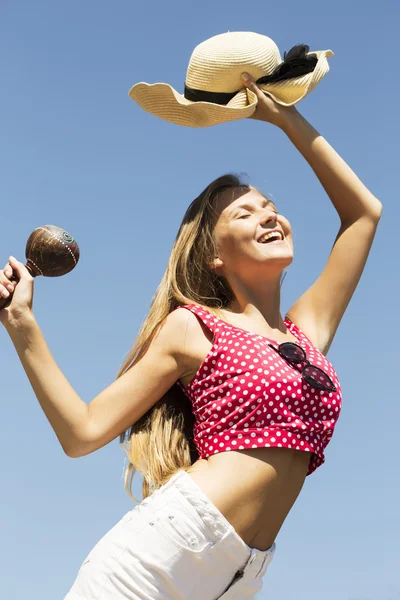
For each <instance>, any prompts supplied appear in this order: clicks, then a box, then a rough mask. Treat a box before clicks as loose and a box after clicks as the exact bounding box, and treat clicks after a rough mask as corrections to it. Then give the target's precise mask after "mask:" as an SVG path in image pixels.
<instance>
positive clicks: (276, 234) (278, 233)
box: [258, 231, 283, 244]
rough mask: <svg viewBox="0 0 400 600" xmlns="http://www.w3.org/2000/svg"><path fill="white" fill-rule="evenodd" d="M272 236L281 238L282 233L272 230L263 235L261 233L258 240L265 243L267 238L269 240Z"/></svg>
mask: <svg viewBox="0 0 400 600" xmlns="http://www.w3.org/2000/svg"><path fill="white" fill-rule="evenodd" d="M272 237H276V238H277V239H279V240H282V239H283V238H282V235H281V233H280V232H279V231H273V232H271V233H266V234H265V235H263V236H262V237H261V238H260V239H259V240H258V241H259V242H260V243H261V244H263V243H265V242H266V241H267V240H269V239H270V238H272Z"/></svg>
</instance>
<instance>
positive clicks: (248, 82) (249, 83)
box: [241, 73, 263, 98]
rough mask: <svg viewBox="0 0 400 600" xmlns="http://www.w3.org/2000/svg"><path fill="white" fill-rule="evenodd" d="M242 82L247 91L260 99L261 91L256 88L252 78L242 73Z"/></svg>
mask: <svg viewBox="0 0 400 600" xmlns="http://www.w3.org/2000/svg"><path fill="white" fill-rule="evenodd" d="M241 78H242V81H243V83H244V85H245V86H246V87H247V88H249V90H251V91H252V92H254V94H255V95H256V96H257V97H258V98H261V97H262V96H263V93H262V91H261V90H260V88H259V87H258V86H257V84H256V82H255V80H254V77H252V76H251V75H250V74H249V73H242V75H241Z"/></svg>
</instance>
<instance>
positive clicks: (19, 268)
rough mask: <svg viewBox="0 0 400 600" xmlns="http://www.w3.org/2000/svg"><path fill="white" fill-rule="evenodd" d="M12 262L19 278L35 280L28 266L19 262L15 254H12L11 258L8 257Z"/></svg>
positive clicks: (15, 273)
mask: <svg viewBox="0 0 400 600" xmlns="http://www.w3.org/2000/svg"><path fill="white" fill-rule="evenodd" d="M8 260H9V262H10V265H11V267H12V269H13V271H14V275H15V276H16V277H18V279H22V278H23V279H25V280H28V281H30V280H33V277H32V275H31V274H30V273H29V271H28V269H27V268H26V266H25V265H24V264H23V263H22V262H19V261H18V260H17V259H16V258H14V257H13V256H10V258H9V259H8Z"/></svg>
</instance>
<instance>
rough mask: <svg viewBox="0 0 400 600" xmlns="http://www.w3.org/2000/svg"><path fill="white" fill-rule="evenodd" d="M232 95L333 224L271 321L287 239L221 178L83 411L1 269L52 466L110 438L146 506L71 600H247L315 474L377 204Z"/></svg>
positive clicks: (303, 126) (23, 288) (11, 325)
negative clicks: (138, 477)
mask: <svg viewBox="0 0 400 600" xmlns="http://www.w3.org/2000/svg"><path fill="white" fill-rule="evenodd" d="M243 81H244V84H245V85H246V86H247V87H248V88H249V89H250V90H252V91H253V92H254V93H255V94H256V95H257V97H258V106H257V110H256V112H255V114H254V116H253V117H252V118H255V119H258V120H261V121H265V122H268V123H271V124H273V125H275V126H277V127H279V128H280V129H281V130H282V131H283V132H284V133H285V134H286V135H287V136H288V138H289V139H290V140H291V142H292V143H293V144H294V145H295V146H296V148H297V149H298V150H299V151H300V152H301V154H302V155H303V156H304V158H305V159H306V160H307V161H308V163H309V164H310V166H311V167H312V169H313V170H314V172H315V174H316V175H317V177H318V178H319V180H320V182H321V184H322V185H323V187H324V188H325V190H326V192H327V194H328V196H329V198H330V199H331V201H332V203H333V205H334V207H335V209H336V210H337V213H338V215H339V218H340V221H341V226H340V229H339V233H338V235H337V237H336V240H335V243H334V246H333V249H332V252H331V254H330V257H329V260H328V262H327V264H326V266H325V268H324V270H323V271H322V273H321V275H320V276H319V278H318V279H317V280H316V282H315V283H314V284H313V285H312V286H311V287H310V288H309V289H308V290H307V291H306V292H305V293H304V294H303V295H302V296H301V297H300V298H299V299H298V300H297V301H296V302H295V303H294V305H293V306H292V308H291V309H290V310H289V312H288V314H287V315H286V317H285V318H284V319H283V318H282V317H281V314H280V279H281V274H282V271H283V270H284V269H285V267H287V266H288V265H289V264H290V263H291V261H292V260H293V243H292V234H291V226H290V223H289V221H288V220H287V219H286V218H285V217H284V216H283V215H281V214H280V213H279V210H278V207H276V206H275V205H274V204H273V203H272V202H271V201H270V200H268V199H267V198H266V197H265V196H264V195H263V194H261V193H260V192H259V191H258V190H256V189H254V188H252V187H250V186H246V185H243V184H241V183H240V181H239V180H237V179H236V178H235V177H233V176H225V177H222V178H220V179H218V180H216V181H215V182H213V183H211V184H210V185H209V186H208V187H207V188H206V190H205V191H204V192H203V193H202V194H201V195H200V196H199V197H198V198H197V199H196V200H195V201H193V202H192V204H191V205H190V206H189V208H188V210H187V212H186V214H185V216H184V219H183V222H182V225H181V227H180V229H179V232H178V235H177V238H176V241H175V244H174V247H173V250H172V253H171V256H170V260H169V263H168V267H167V270H166V273H165V275H164V277H163V280H162V282H161V284H160V286H159V288H158V290H157V293H156V295H155V297H154V299H153V303H152V306H151V309H150V313H149V315H148V317H147V319H146V321H145V323H144V325H143V326H142V328H141V330H140V332H139V335H138V338H137V340H136V343H135V345H134V347H133V348H132V351H131V353H130V355H129V357H128V359H127V361H126V363H125V364H124V365H123V366H122V368H121V370H120V372H119V374H118V378H117V380H116V381H115V382H114V383H113V384H111V385H110V386H109V387H108V388H107V389H106V390H104V391H103V392H101V393H100V394H99V395H98V396H97V397H96V398H94V400H92V402H91V403H90V404H89V405H86V404H85V403H84V402H83V401H82V400H81V399H80V398H79V397H78V396H77V395H76V393H75V392H74V390H73V389H72V387H71V386H70V385H69V383H68V381H66V379H65V377H64V376H63V374H62V373H61V371H60V370H59V368H58V367H57V365H56V363H55V361H54V360H53V358H52V356H51V354H50V351H49V349H48V348H47V345H46V343H45V341H44V339H43V336H42V334H41V332H40V329H39V326H38V325H37V323H36V321H35V318H34V315H33V312H32V296H33V279H32V277H31V276H30V275H29V273H28V271H27V270H26V269H25V267H24V266H23V264H22V263H20V262H18V261H17V260H15V259H13V258H12V257H10V261H9V263H8V264H7V265H6V267H5V269H4V271H0V292H1V293H2V295H3V296H4V297H7V294H8V292H7V290H6V288H9V290H10V291H11V292H12V291H14V290H15V291H14V295H13V298H12V302H11V304H10V305H9V306H8V308H6V309H3V310H2V311H1V312H0V319H1V322H2V323H3V325H4V326H5V328H6V330H7V332H8V334H9V335H10V337H11V340H12V342H13V344H14V345H15V348H16V350H17V352H18V354H19V357H20V359H21V362H22V365H23V367H24V369H25V371H26V373H27V375H28V377H29V380H30V382H31V385H32V387H33V389H34V391H35V394H36V396H37V398H38V400H39V402H40V404H41V406H42V408H43V410H44V412H45V414H46V416H47V418H48V419H49V421H50V423H51V425H52V427H53V429H54V431H55V433H56V435H57V437H58V439H59V441H60V444H61V445H62V447H63V449H64V451H65V452H66V454H67V455H68V456H71V457H78V456H83V455H85V454H88V453H90V452H94V451H95V450H97V449H98V448H100V447H102V446H104V445H105V444H107V443H109V442H110V441H112V440H113V439H114V438H115V437H116V436H118V435H120V436H121V440H124V439H125V438H127V441H128V456H129V460H130V465H129V468H128V470H127V473H126V485H127V488H128V490H130V483H131V480H132V475H133V473H134V471H135V469H136V468H137V469H139V470H140V471H141V472H142V474H143V476H144V479H143V496H144V500H143V501H142V502H141V503H139V504H138V505H137V506H136V507H135V508H134V509H133V510H132V511H129V512H128V513H127V514H126V515H125V516H124V517H123V518H122V519H121V521H119V523H117V525H115V527H113V528H112V529H111V530H110V531H109V532H108V533H107V534H106V535H105V536H104V537H103V538H102V539H101V540H100V542H99V543H98V544H97V545H96V546H95V548H94V549H93V550H92V551H91V552H90V553H89V555H88V557H87V558H86V560H85V561H84V562H83V564H82V566H81V568H80V570H79V573H78V576H77V578H76V581H75V583H74V584H73V586H72V588H71V590H70V592H69V593H68V594H67V597H66V598H67V599H68V600H78V599H83V598H85V599H86V600H94V599H95V598H96V599H98V600H106V599H110V600H111V598H112V599H113V600H118V599H122V598H123V599H127V598H129V599H137V598H141V599H144V598H146V599H149V598H152V599H161V598H162V599H166V598H174V599H187V598H191V599H192V600H197V599H200V598H201V599H202V600H207V599H210V600H214V599H215V598H224V599H225V600H228V599H229V598H231V599H232V598H240V599H242V598H253V597H254V595H255V594H256V593H257V592H258V591H259V590H260V589H261V586H262V577H263V575H264V573H265V571H266V568H267V566H268V564H269V563H270V562H271V560H272V557H273V554H274V551H275V539H276V537H277V534H278V532H279V530H280V528H281V526H282V524H283V522H284V521H285V519H286V517H287V515H288V513H289V511H290V509H291V507H292V505H293V503H294V502H295V500H296V498H297V497H298V495H299V493H300V490H301V488H302V486H303V483H304V480H305V477H306V476H307V475H308V474H310V473H312V472H313V471H314V470H315V469H316V468H317V467H318V466H320V465H321V464H322V463H323V462H324V448H325V447H326V445H327V444H328V442H329V440H330V439H331V436H332V433H333V430H334V427H335V424H336V422H337V418H338V416H339V413H340V407H341V394H340V384H339V382H338V379H337V376H336V374H335V371H334V369H333V366H332V365H331V364H330V363H329V361H328V360H327V359H326V358H325V355H326V353H327V352H328V349H329V347H330V345H331V343H332V340H333V337H334V335H335V332H336V330H337V328H338V325H339V323H340V320H341V318H342V316H343V313H344V311H345V309H346V307H347V305H348V303H349V301H350V299H351V297H352V294H353V292H354V290H355V287H356V285H357V283H358V281H359V278H360V276H361V273H362V271H363V268H364V265H365V262H366V259H367V256H368V253H369V250H370V247H371V244H372V241H373V238H374V235H375V231H376V228H377V224H378V222H379V219H380V215H381V211H382V205H381V203H380V202H379V200H377V199H376V198H375V197H374V196H373V195H372V194H371V193H370V192H369V191H368V190H367V189H366V188H365V186H364V185H363V184H362V183H361V182H360V180H359V179H358V178H357V176H356V175H355V174H354V173H353V172H352V171H351V169H350V168H349V167H348V166H347V165H346V164H345V162H344V161H343V160H342V159H341V158H340V157H339V156H338V154H337V153H336V152H335V151H334V150H333V149H332V148H331V146H330V145H329V144H328V143H327V142H326V140H325V139H324V138H323V137H322V136H320V135H319V134H318V132H316V131H315V129H313V127H312V126H311V125H310V124H309V123H308V122H307V121H306V120H305V119H304V118H303V117H302V116H301V115H300V114H299V112H298V111H297V110H296V108H294V107H293V106H292V107H284V106H282V105H280V104H277V103H276V102H275V101H274V100H273V99H272V98H270V97H269V96H267V95H265V94H264V93H262V92H261V91H260V90H259V88H258V87H257V86H256V84H255V82H254V80H253V79H252V78H251V77H249V76H247V75H246V74H244V75H243ZM267 234H270V235H267ZM268 239H269V240H270V241H268ZM14 271H15V273H16V274H17V275H18V277H19V278H20V281H19V283H18V284H17V285H16V286H15V284H13V283H11V282H10V278H11V276H12V273H13V272H14ZM307 361H308V362H307ZM312 365H315V366H312ZM127 430H128V434H127V436H125V434H124V432H127Z"/></svg>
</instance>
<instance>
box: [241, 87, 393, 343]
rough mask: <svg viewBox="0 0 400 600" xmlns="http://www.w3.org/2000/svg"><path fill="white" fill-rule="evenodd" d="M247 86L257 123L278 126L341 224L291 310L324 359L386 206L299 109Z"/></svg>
mask: <svg viewBox="0 0 400 600" xmlns="http://www.w3.org/2000/svg"><path fill="white" fill-rule="evenodd" d="M246 85H248V87H250V88H251V89H252V90H253V91H254V92H255V93H257V96H258V98H259V105H258V108H257V111H256V113H255V114H254V118H256V119H259V120H262V121H267V122H269V123H272V124H274V125H276V126H278V127H279V128H280V129H282V131H283V132H284V133H285V134H286V135H287V136H288V138H289V139H290V141H291V142H292V143H293V144H294V146H295V147H296V148H297V149H298V150H299V152H300V153H301V154H302V155H303V157H304V158H305V159H306V161H307V162H308V164H309V165H310V167H311V168H312V169H313V171H314V173H315V174H316V176H317V177H318V179H319V181H320V183H321V185H322V186H323V188H324V189H325V191H326V193H327V195H328V197H329V198H330V200H331V202H332V204H333V206H334V208H335V209H336V211H337V213H338V216H339V219H340V222H341V223H340V228H339V231H338V234H337V236H336V239H335V240H334V243H333V247H332V250H331V253H330V255H329V258H328V261H327V263H326V265H325V267H324V269H323V271H322V273H321V274H320V276H319V277H318V278H317V280H316V281H315V282H314V283H313V285H311V286H310V287H309V288H308V290H306V291H305V292H304V293H303V294H302V295H301V296H300V298H299V299H298V300H297V301H296V302H295V303H294V304H293V306H292V307H291V308H290V310H289V311H288V316H289V317H290V318H291V320H292V321H293V322H294V323H296V324H297V325H298V326H299V327H300V329H302V330H303V331H304V332H305V333H306V335H307V336H308V337H309V338H310V339H311V340H312V341H313V343H314V344H315V346H317V347H318V348H319V349H320V350H321V352H324V353H325V354H326V353H327V351H328V349H329V347H330V345H331V343H332V340H333V337H334V335H335V333H336V330H337V328H338V326H339V323H340V321H341V319H342V317H343V314H344V312H345V310H346V308H347V306H348V304H349V302H350V300H351V298H352V296H353V293H354V291H355V289H356V287H357V284H358V282H359V280H360V277H361V275H362V272H363V270H364V267H365V264H366V261H367V258H368V254H369V251H370V249H371V246H372V242H373V239H374V236H375V232H376V228H377V226H378V223H379V220H380V216H381V212H382V204H381V202H380V201H379V200H378V199H377V198H376V197H375V196H374V195H373V194H372V193H371V192H370V191H369V190H368V189H367V188H366V186H365V185H364V184H363V183H362V182H361V181H360V179H359V178H358V177H357V175H356V174H355V173H354V172H353V171H352V170H351V168H350V167H349V165H347V164H346V162H345V161H344V160H343V159H342V158H341V157H340V156H339V154H338V153H337V152H336V151H335V150H334V149H333V148H332V146H331V145H330V144H329V143H328V142H327V141H326V140H325V139H324V138H323V137H322V135H321V134H320V133H318V131H316V130H315V129H314V128H313V127H312V126H311V125H310V123H308V121H306V119H305V118H304V117H303V116H302V115H300V113H299V112H298V111H297V109H296V108H295V107H293V106H292V107H283V106H280V105H278V104H277V103H275V102H274V101H273V100H272V98H269V97H267V96H266V95H265V94H263V93H262V92H261V91H260V90H259V89H258V88H257V86H255V85H254V83H253V82H248V83H246Z"/></svg>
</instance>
